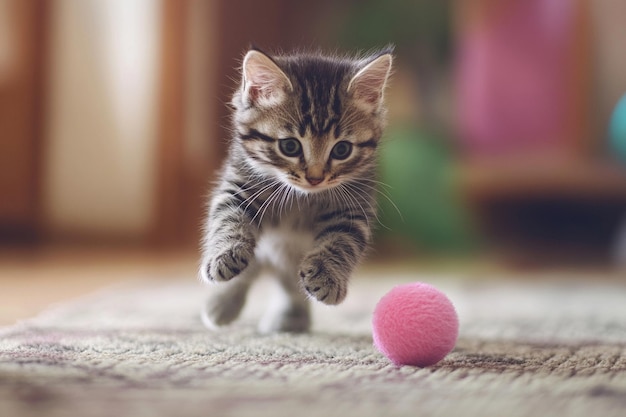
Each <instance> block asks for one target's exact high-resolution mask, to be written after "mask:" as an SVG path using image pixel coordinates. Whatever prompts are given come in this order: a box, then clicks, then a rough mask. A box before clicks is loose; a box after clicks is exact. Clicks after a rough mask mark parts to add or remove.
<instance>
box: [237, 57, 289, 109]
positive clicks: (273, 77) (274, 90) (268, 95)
mask: <svg viewBox="0 0 626 417" xmlns="http://www.w3.org/2000/svg"><path fill="white" fill-rule="evenodd" d="M242 75H243V85H242V89H243V91H242V93H243V100H244V101H245V102H246V104H249V105H258V106H261V107H271V106H275V105H277V104H280V103H281V102H282V101H283V100H284V99H285V95H286V93H287V92H289V91H291V90H292V89H293V87H292V85H291V81H289V78H288V77H287V75H285V73H284V72H283V71H282V70H281V69H280V68H279V67H278V65H276V63H275V62H274V61H273V60H272V59H271V58H270V57H268V56H267V55H265V54H264V53H263V52H260V51H258V50H254V49H253V50H251V51H248V53H247V54H246V56H245V58H244V59H243V69H242Z"/></svg>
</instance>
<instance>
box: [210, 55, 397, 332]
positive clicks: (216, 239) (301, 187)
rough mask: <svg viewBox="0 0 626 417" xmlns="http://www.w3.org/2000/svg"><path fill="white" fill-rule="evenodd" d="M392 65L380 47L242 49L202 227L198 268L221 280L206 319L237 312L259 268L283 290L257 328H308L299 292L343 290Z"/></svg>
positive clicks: (365, 238)
mask: <svg viewBox="0 0 626 417" xmlns="http://www.w3.org/2000/svg"><path fill="white" fill-rule="evenodd" d="M390 66H391V55H390V52H389V51H383V52H381V53H378V54H375V55H373V56H370V57H366V58H359V59H346V58H337V57H327V56H321V55H316V54H311V55H307V54H299V55H286V56H275V57H269V56H268V55H266V54H264V53H262V52H260V51H256V50H253V51H250V52H248V54H247V55H246V58H245V59H244V64H243V68H242V75H243V77H242V78H243V79H242V84H241V87H240V89H239V90H238V91H237V92H236V93H235V95H234V97H233V105H234V108H235V112H234V117H233V128H234V129H233V131H234V135H233V138H232V142H231V146H230V150H229V154H228V157H227V160H226V162H225V164H224V167H223V169H222V173H221V179H220V181H219V184H218V185H217V186H216V188H215V189H214V191H213V195H212V198H211V200H210V204H209V211H208V216H207V220H206V225H205V237H204V242H203V258H202V263H201V268H200V275H201V278H202V280H203V281H205V282H219V285H215V286H213V287H211V290H212V294H211V297H210V299H209V301H208V303H207V306H206V309H205V311H204V314H203V319H204V322H205V324H207V326H210V327H219V326H222V325H225V324H228V323H230V322H231V321H232V320H234V319H235V318H237V316H238V315H239V312H240V311H241V309H242V308H243V306H244V303H245V297H246V293H247V291H248V288H249V287H250V283H251V282H252V281H253V280H254V279H255V278H256V277H257V275H258V274H259V271H260V270H261V269H262V268H269V269H270V270H271V271H272V272H273V273H274V274H275V276H276V278H277V279H278V281H279V283H281V288H282V289H283V292H282V294H281V295H280V299H278V300H276V301H275V302H274V303H273V305H272V308H271V309H270V311H269V312H268V316H267V317H265V318H264V319H263V320H262V321H261V330H262V331H264V332H269V331H306V330H308V327H309V324H310V318H309V308H308V298H313V299H316V300H318V301H321V302H323V303H326V304H338V303H340V302H341V301H343V300H344V298H345V297H346V294H347V287H348V280H349V277H350V274H351V273H352V271H353V270H354V268H355V267H356V266H357V264H358V263H359V261H360V260H361V259H362V257H363V256H364V254H365V252H366V250H367V248H368V246H369V245H370V243H371V240H372V226H373V223H374V222H375V221H376V202H375V192H376V184H377V182H376V179H375V174H376V151H377V148H378V143H379V141H380V138H381V135H382V131H383V127H384V121H385V109H384V106H383V91H384V87H385V83H386V81H387V78H388V75H389V71H390Z"/></svg>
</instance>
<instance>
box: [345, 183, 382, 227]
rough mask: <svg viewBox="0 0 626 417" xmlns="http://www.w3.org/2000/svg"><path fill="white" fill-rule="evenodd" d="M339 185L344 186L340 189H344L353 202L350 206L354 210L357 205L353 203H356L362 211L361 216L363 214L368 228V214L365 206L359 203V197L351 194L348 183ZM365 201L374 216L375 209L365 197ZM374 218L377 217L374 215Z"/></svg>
mask: <svg viewBox="0 0 626 417" xmlns="http://www.w3.org/2000/svg"><path fill="white" fill-rule="evenodd" d="M341 185H342V186H344V187H342V189H343V190H344V192H345V193H346V195H347V196H348V197H349V198H350V200H351V201H352V202H353V203H352V206H353V207H354V209H355V210H356V209H357V207H356V206H355V205H354V203H356V204H357V205H358V206H359V208H360V209H361V213H363V216H365V221H366V222H367V227H368V228H370V216H369V215H368V213H367V212H366V211H365V208H364V207H363V205H362V204H361V202H360V201H359V199H358V198H356V196H354V195H352V192H351V191H350V188H349V187H348V183H346V184H341ZM361 197H362V196H361ZM365 202H366V203H367V204H368V205H369V206H370V210H372V213H374V217H376V210H375V209H374V208H373V207H372V206H371V204H370V203H369V202H368V201H367V199H365ZM376 219H378V217H376ZM379 223H380V222H379Z"/></svg>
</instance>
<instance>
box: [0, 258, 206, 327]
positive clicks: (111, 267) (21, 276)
mask: <svg viewBox="0 0 626 417" xmlns="http://www.w3.org/2000/svg"><path fill="white" fill-rule="evenodd" d="M196 258H197V255H196V254H195V253H193V252H192V251H188V252H174V251H158V252H154V251H146V250H143V249H136V248H97V249H94V248H89V249H85V248H77V247H69V248H68V247H53V248H43V249H37V250H23V249H21V250H18V249H12V250H4V251H0V288H1V289H2V291H1V292H2V299H3V301H2V302H1V303H0V326H6V325H10V324H13V323H15V322H16V321H19V320H22V319H26V318H30V317H33V316H34V315H36V314H37V313H38V312H40V311H42V310H44V309H45V308H47V307H48V306H50V305H53V304H56V303H59V302H63V301H67V300H70V299H73V298H76V297H80V296H82V295H85V294H89V293H92V292H94V291H97V290H98V289H100V288H103V287H107V286H110V285H113V284H116V283H120V282H124V281H129V280H136V279H141V278H142V277H146V276H151V277H155V279H159V278H160V279H168V280H175V279H181V280H193V279H195V277H196V263H197V259H196Z"/></svg>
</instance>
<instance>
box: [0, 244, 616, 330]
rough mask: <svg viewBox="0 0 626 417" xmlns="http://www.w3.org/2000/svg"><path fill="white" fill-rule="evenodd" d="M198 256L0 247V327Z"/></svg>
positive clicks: (385, 263)
mask: <svg viewBox="0 0 626 417" xmlns="http://www.w3.org/2000/svg"><path fill="white" fill-rule="evenodd" d="M197 262H198V254H197V253H196V252H195V251H193V250H187V251H154V250H152V251H149V250H145V249H139V248H132V247H131V248H128V247H109V248H84V247H76V246H72V247H49V248H41V249H37V250H17V249H11V250H2V249H0V289H1V293H2V302H1V303H0V326H6V325H11V324H13V323H15V322H16V321H19V320H23V319H27V318H30V317H33V316H35V315H36V314H37V313H38V312H40V311H42V310H44V309H46V308H47V307H48V306H50V305H53V304H56V303H60V302H63V301H67V300H70V299H73V298H76V297H80V296H82V295H86V294H89V293H92V292H95V291H97V290H98V289H101V288H104V287H108V286H111V285H113V284H116V283H121V282H125V281H132V280H138V279H144V278H146V277H149V278H150V279H162V280H178V279H180V280H185V281H191V280H194V279H196V277H197V271H196V268H197ZM363 269H366V270H367V274H368V275H375V276H376V277H384V276H385V275H388V274H392V273H394V272H398V270H402V271H414V272H418V273H420V275H424V274H426V275H428V274H437V275H446V274H454V275H456V276H462V278H463V279H464V280H468V281H482V282H485V281H489V280H490V279H500V278H501V277H502V276H507V277H512V278H515V279H520V278H521V279H523V280H536V281H541V280H542V279H543V278H542V277H545V276H546V275H549V276H550V278H551V279H554V278H555V277H558V276H559V275H560V276H562V277H563V278H564V279H568V280H569V279H573V278H576V276H579V278H581V279H586V278H585V277H588V276H589V275H590V271H589V270H583V269H581V268H580V267H579V266H576V267H573V268H562V267H561V268H558V270H557V271H555V270H554V268H550V269H545V268H543V269H542V268H538V269H519V268H514V269H511V266H510V265H508V266H507V265H504V266H503V265H502V264H498V263H496V262H494V261H493V260H488V261H484V260H482V261H476V260H474V261H469V262H468V261H466V260H463V261H460V260H457V261H454V260H452V261H451V260H450V259H446V260H445V261H442V260H425V259H420V258H413V259H407V258H399V259H394V258H391V257H390V256H389V254H388V253H379V254H378V256H376V255H374V258H373V259H371V260H370V261H369V262H368V263H367V264H366V265H365V266H364V267H363ZM592 272H593V274H591V275H592V276H594V277H595V278H594V279H602V280H619V281H622V280H623V279H624V278H626V270H610V269H607V270H602V269H598V268H594V270H593V271H592Z"/></svg>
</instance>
